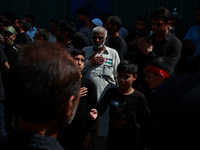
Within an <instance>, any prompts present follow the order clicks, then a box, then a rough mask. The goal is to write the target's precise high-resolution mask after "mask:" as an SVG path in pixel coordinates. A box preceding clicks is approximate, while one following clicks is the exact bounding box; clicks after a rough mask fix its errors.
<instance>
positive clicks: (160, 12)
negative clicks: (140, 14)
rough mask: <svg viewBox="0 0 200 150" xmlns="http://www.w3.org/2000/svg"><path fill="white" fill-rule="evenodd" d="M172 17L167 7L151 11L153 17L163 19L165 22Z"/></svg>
mask: <svg viewBox="0 0 200 150" xmlns="http://www.w3.org/2000/svg"><path fill="white" fill-rule="evenodd" d="M171 18H172V16H171V13H170V11H169V10H168V9H167V8H164V7H160V8H158V9H156V10H155V11H153V12H152V13H151V19H154V20H163V21H164V22H165V23H167V22H168V21H170V20H171Z"/></svg>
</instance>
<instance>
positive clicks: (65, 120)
mask: <svg viewBox="0 0 200 150" xmlns="http://www.w3.org/2000/svg"><path fill="white" fill-rule="evenodd" d="M79 99H80V98H79V97H78V98H77V99H76V100H74V103H73V106H72V107H73V108H72V110H71V113H70V114H68V115H67V112H66V110H65V109H63V110H62V111H60V113H59V114H58V115H59V120H58V126H59V128H63V127H65V126H67V125H69V124H70V123H71V122H72V121H73V119H74V116H75V114H76V111H77V108H78V104H79Z"/></svg>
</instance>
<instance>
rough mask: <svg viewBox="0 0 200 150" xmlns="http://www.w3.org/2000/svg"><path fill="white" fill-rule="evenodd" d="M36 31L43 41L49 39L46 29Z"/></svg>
mask: <svg viewBox="0 0 200 150" xmlns="http://www.w3.org/2000/svg"><path fill="white" fill-rule="evenodd" d="M37 31H38V33H37V34H38V36H39V37H42V38H43V40H45V41H49V32H48V31H47V30H46V29H37Z"/></svg>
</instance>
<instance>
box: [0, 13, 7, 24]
mask: <svg viewBox="0 0 200 150" xmlns="http://www.w3.org/2000/svg"><path fill="white" fill-rule="evenodd" d="M0 22H1V23H3V25H4V26H8V19H7V18H6V16H4V15H0Z"/></svg>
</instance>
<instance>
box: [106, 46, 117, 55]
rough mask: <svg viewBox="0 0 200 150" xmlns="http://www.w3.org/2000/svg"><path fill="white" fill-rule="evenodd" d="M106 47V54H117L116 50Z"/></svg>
mask: <svg viewBox="0 0 200 150" xmlns="http://www.w3.org/2000/svg"><path fill="white" fill-rule="evenodd" d="M105 47H106V50H107V51H108V53H113V54H115V53H116V54H118V53H117V51H116V49H114V48H111V47H109V46H105Z"/></svg>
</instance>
